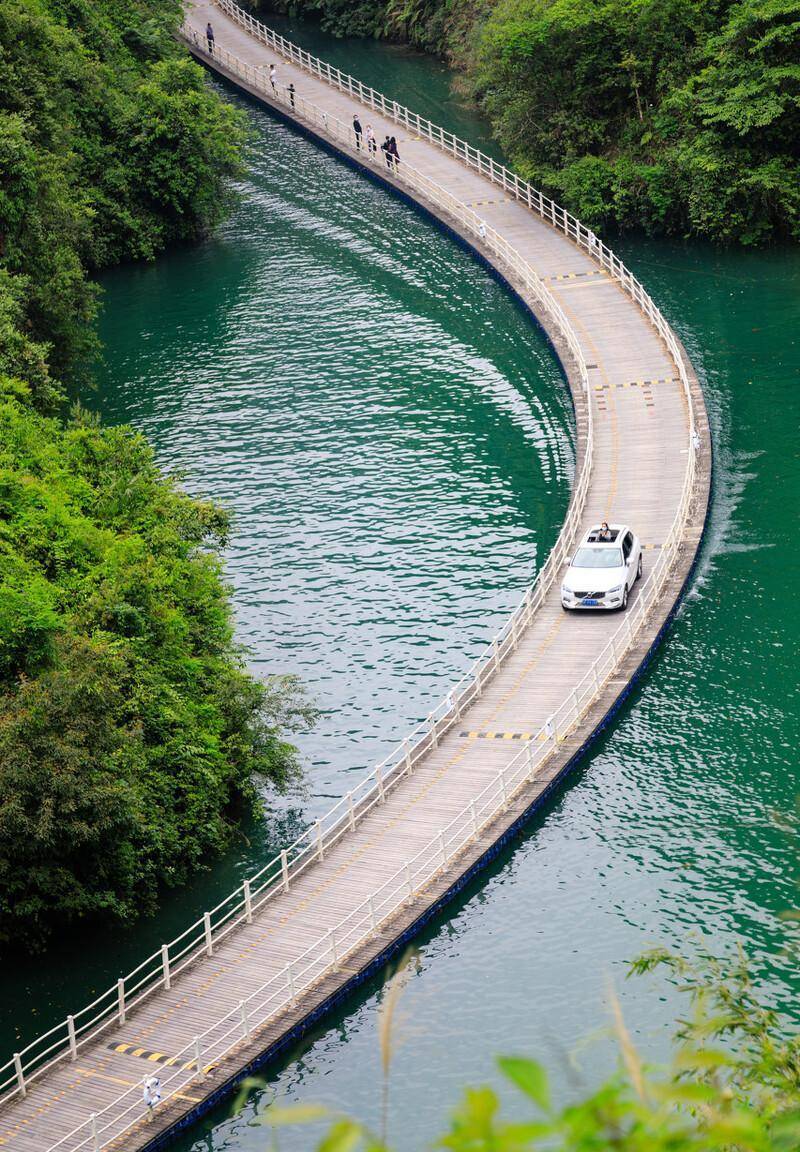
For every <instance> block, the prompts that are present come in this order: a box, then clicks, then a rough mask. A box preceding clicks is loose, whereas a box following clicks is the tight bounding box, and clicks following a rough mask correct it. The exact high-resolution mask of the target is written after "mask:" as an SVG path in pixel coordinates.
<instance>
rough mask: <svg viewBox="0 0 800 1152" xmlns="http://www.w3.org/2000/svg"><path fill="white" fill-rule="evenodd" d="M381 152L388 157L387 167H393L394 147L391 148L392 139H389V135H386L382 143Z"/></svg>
mask: <svg viewBox="0 0 800 1152" xmlns="http://www.w3.org/2000/svg"><path fill="white" fill-rule="evenodd" d="M381 152H383V154H384V156H385V157H386V167H387V168H391V166H392V149H391V141H390V140H389V137H388V136H387V137H386V139H385V140H384V142H383V143H382V144H381Z"/></svg>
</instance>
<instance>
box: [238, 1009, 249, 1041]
mask: <svg viewBox="0 0 800 1152" xmlns="http://www.w3.org/2000/svg"><path fill="white" fill-rule="evenodd" d="M239 1014H240V1015H241V1017H242V1031H243V1032H244V1034H245V1037H246V1038H247V1039H248V1040H249V1039H250V1021H249V1019H248V1016H247V1007H246V1005H245V1002H244V1000H240V1001H239Z"/></svg>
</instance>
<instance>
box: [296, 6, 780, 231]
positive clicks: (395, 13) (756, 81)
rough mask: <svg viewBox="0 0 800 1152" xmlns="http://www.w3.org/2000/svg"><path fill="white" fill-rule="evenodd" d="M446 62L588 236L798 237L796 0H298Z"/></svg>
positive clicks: (340, 24) (521, 163)
mask: <svg viewBox="0 0 800 1152" xmlns="http://www.w3.org/2000/svg"><path fill="white" fill-rule="evenodd" d="M292 7H299V8H300V9H301V10H304V11H307V12H309V13H312V14H315V13H318V14H321V15H322V17H323V20H324V23H325V26H326V27H328V28H331V29H332V30H334V31H339V32H342V33H361V34H370V35H387V36H393V37H395V38H403V39H408V40H410V41H412V42H413V43H417V44H420V45H421V46H423V47H428V48H433V49H435V50H438V51H440V52H444V53H446V54H449V55H450V56H451V57H452V58H453V59H454V60H455V62H456V63H457V64H458V65H459V66H460V72H461V73H462V74H463V75H466V78H467V83H468V85H469V87H470V88H471V91H472V92H473V94H474V95H475V96H476V97H477V98H478V99H480V100H481V101H482V103H483V105H484V107H485V108H486V110H487V111H488V113H489V115H490V118H491V120H492V123H493V125H494V128H495V131H496V134H497V137H498V139H499V141H500V143H501V144H502V146H503V148H504V149H505V150H506V152H507V154H508V155H509V157H510V158H511V160H512V162H513V163H514V165H515V166H516V168H517V169H518V170H519V172H520V173H521V174H522V175H524V176H526V177H527V178H529V179H531V180H532V181H533V182H534V183H536V184H538V185H540V186H542V187H543V188H544V189H545V190H546V191H548V192H549V193H550V194H552V195H553V196H555V197H556V198H557V199H558V200H559V201H560V202H562V203H563V204H565V205H566V207H568V208H570V209H571V210H572V211H573V212H575V213H576V214H577V215H578V216H580V217H581V218H582V219H583V220H584V221H585V222H586V223H587V224H590V225H592V226H594V227H602V226H608V225H618V226H621V227H626V228H639V229H644V230H645V231H648V232H651V233H671V234H678V235H697V236H708V237H711V238H713V239H715V240H720V241H735V242H741V243H743V244H755V243H760V242H763V241H765V240H768V239H771V238H774V237H791V238H793V239H798V238H800V0H472V2H471V3H469V4H467V5H462V4H457V3H454V2H453V0H361V2H360V3H359V4H356V5H351V4H347V3H344V0H302V2H301V3H300V4H299V5H298V4H295V3H293V4H292Z"/></svg>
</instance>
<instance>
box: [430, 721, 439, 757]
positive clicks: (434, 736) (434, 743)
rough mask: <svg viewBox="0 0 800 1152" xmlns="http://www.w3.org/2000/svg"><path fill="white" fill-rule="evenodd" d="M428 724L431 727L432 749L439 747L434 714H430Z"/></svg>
mask: <svg viewBox="0 0 800 1152" xmlns="http://www.w3.org/2000/svg"><path fill="white" fill-rule="evenodd" d="M428 723H429V724H430V726H431V747H433V748H438V747H439V734H438V733H437V731H436V721H435V720H434V718H433V712H430V713H429V714H428Z"/></svg>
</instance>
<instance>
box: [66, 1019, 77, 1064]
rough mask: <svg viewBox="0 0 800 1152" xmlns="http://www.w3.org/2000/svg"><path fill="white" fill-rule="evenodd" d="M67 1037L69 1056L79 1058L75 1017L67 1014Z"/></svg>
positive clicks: (71, 1058) (74, 1058) (72, 1058)
mask: <svg viewBox="0 0 800 1152" xmlns="http://www.w3.org/2000/svg"><path fill="white" fill-rule="evenodd" d="M67 1037H68V1039H69V1058H70V1060H77V1059H78V1042H77V1040H76V1039H75V1017H74V1016H67Z"/></svg>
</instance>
